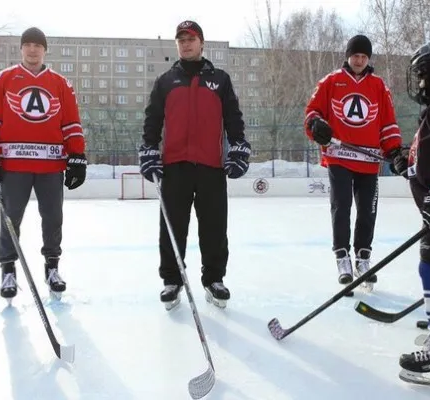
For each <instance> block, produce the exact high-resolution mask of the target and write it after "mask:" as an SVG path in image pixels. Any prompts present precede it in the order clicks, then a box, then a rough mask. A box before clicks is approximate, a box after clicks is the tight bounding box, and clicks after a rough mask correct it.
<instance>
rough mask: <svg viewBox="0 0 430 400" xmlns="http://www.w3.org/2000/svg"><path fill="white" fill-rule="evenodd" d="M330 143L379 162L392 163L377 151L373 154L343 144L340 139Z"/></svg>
mask: <svg viewBox="0 0 430 400" xmlns="http://www.w3.org/2000/svg"><path fill="white" fill-rule="evenodd" d="M330 143H331V144H336V145H338V146H343V147H346V148H347V149H350V150H354V151H357V152H359V153H362V154H365V155H366V156H369V157H372V158H374V159H376V160H379V161H387V162H389V161H390V160H388V159H386V158H385V157H383V156H381V155H380V154H379V152H376V151H375V152H373V151H370V150H367V149H364V148H362V147H360V146H356V145H354V144H349V143H345V142H342V141H340V140H339V139H336V138H332V139H331V140H330Z"/></svg>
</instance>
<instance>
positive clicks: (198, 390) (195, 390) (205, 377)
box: [152, 174, 215, 399]
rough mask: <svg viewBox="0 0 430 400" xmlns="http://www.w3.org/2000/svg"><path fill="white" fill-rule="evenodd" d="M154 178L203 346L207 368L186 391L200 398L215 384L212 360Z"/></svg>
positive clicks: (155, 179) (191, 382) (158, 186)
mask: <svg viewBox="0 0 430 400" xmlns="http://www.w3.org/2000/svg"><path fill="white" fill-rule="evenodd" d="M152 176H153V178H154V183H155V187H156V189H157V193H158V198H159V200H160V206H161V212H162V213H163V217H164V220H165V222H166V226H167V230H168V232H169V236H170V241H171V243H172V247H173V251H174V253H175V257H176V261H177V263H178V267H179V271H180V273H181V277H182V281H183V283H184V287H185V291H186V293H187V297H188V302H189V303H190V307H191V311H192V312H193V317H194V322H195V323H196V328H197V333H198V334H199V338H200V343H201V344H202V346H203V351H204V353H205V356H206V360H207V361H208V364H209V365H208V369H207V370H206V371H205V372H204V373H203V374H201V375H199V376H196V377H195V378H193V379H191V380H190V382H189V383H188V391H189V393H190V395H191V397H192V398H193V399H200V398H202V397H203V396H206V395H207V394H208V393H209V392H210V391H211V389H212V388H213V386H214V384H215V369H214V365H213V362H212V357H211V353H210V351H209V346H208V343H207V341H206V336H205V333H204V331H203V325H202V322H201V321H200V317H199V313H198V311H197V307H196V303H195V302H194V297H193V294H192V293H191V287H190V283H189V281H188V277H187V273H186V272H185V265H184V262H183V261H182V257H181V254H180V252H179V249H178V244H177V242H176V239H175V235H174V233H173V229H172V225H171V224H170V221H169V218H168V215H167V210H166V206H165V205H164V201H163V197H162V195H161V189H160V183H159V181H158V178H157V176H156V175H155V174H153V175H152Z"/></svg>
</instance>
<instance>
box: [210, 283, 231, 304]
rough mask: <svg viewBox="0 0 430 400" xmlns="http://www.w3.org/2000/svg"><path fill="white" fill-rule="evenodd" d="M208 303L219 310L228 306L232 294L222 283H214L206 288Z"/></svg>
mask: <svg viewBox="0 0 430 400" xmlns="http://www.w3.org/2000/svg"><path fill="white" fill-rule="evenodd" d="M205 290H206V301H207V302H208V303H212V304H214V305H216V306H217V307H219V308H225V307H226V306H227V300H228V299H230V292H229V290H228V289H227V288H226V287H225V286H224V284H223V283H222V282H214V283H211V284H210V285H209V286H205Z"/></svg>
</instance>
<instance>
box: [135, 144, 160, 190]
mask: <svg viewBox="0 0 430 400" xmlns="http://www.w3.org/2000/svg"><path fill="white" fill-rule="evenodd" d="M139 162H140V173H141V174H142V175H143V176H144V177H145V179H147V180H148V181H150V182H154V177H153V176H152V175H153V174H155V175H156V176H157V178H158V179H161V178H162V177H163V163H162V161H161V155H160V150H159V147H158V145H153V146H147V145H145V144H142V146H140V148H139Z"/></svg>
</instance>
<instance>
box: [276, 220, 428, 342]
mask: <svg viewBox="0 0 430 400" xmlns="http://www.w3.org/2000/svg"><path fill="white" fill-rule="evenodd" d="M427 233H428V228H427V227H425V228H423V229H421V230H420V231H419V232H417V233H416V234H415V235H414V236H412V237H411V238H410V239H408V240H407V241H406V242H405V243H403V244H402V245H401V246H399V247H398V248H397V249H396V250H394V251H393V252H392V253H390V254H389V255H388V256H387V257H385V258H384V259H383V260H381V261H379V263H377V264H376V265H375V266H374V267H373V268H371V269H369V270H368V271H367V272H366V273H364V274H363V275H361V276H359V277H358V278H357V279H356V280H355V281H354V282H352V283H350V284H349V285H348V286H346V287H345V288H344V289H342V290H341V291H340V292H339V293H337V294H335V295H334V296H333V297H332V298H331V299H330V300H327V301H326V302H325V303H324V304H322V305H321V306H319V307H318V308H317V309H316V310H314V311H312V312H311V313H310V314H308V315H307V316H306V317H304V318H303V319H301V320H300V321H299V322H297V324H295V325H293V326H292V327H291V328H288V329H283V328H282V326H281V323H280V322H279V320H278V319H277V318H273V319H272V320H271V321H270V322H269V323H268V328H269V330H270V333H271V334H272V336H273V337H274V338H275V339H277V340H281V339H283V338H285V337H286V336H288V335H289V334H291V333H293V332H294V331H295V330H296V329H298V328H300V327H301V326H302V325H304V324H306V323H307V322H309V321H310V320H311V319H312V318H314V317H316V316H317V315H318V314H320V313H321V312H323V311H324V310H325V309H326V308H328V307H330V306H331V305H333V304H334V303H336V302H337V301H338V300H340V299H341V298H342V297H343V296H345V294H347V293H348V292H350V291H351V290H353V289H355V288H356V287H357V286H358V285H360V284H361V283H363V282H364V281H365V280H366V279H368V278H369V277H370V276H371V275H374V274H375V273H376V272H378V271H379V270H380V269H382V268H383V267H385V266H386V265H387V264H388V263H389V262H391V261H392V260H394V259H395V258H396V257H397V256H399V255H400V254H402V253H403V252H404V251H405V250H407V249H408V248H409V247H411V246H412V245H413V244H415V243H416V242H418V240H420V239H421V238H422V237H423V236H424V235H425V234H427Z"/></svg>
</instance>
